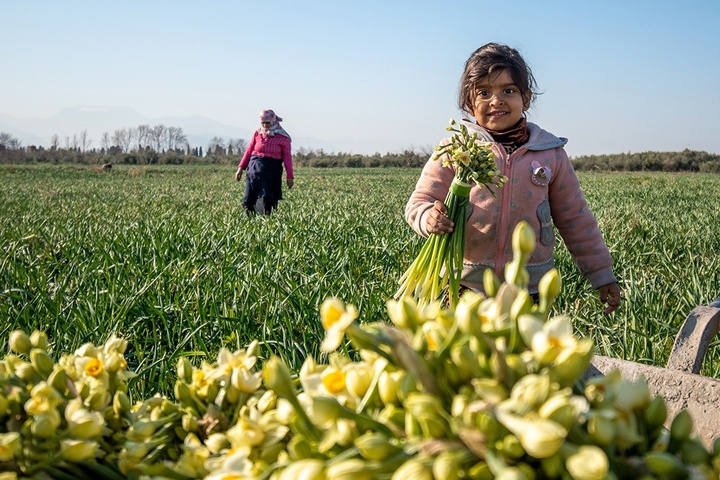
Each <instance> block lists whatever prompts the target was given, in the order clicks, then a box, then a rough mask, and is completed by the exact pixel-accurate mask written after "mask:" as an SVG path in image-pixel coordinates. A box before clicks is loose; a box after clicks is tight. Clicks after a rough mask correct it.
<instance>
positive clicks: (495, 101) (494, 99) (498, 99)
mask: <svg viewBox="0 0 720 480" xmlns="http://www.w3.org/2000/svg"><path fill="white" fill-rule="evenodd" d="M503 103H504V102H503V99H502V95H499V94H497V93H493V94H492V96H491V97H490V104H492V105H501V104H503Z"/></svg>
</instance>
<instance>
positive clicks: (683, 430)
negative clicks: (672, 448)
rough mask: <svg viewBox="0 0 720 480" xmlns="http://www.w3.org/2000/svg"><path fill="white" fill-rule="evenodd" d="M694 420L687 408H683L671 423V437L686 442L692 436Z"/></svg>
mask: <svg viewBox="0 0 720 480" xmlns="http://www.w3.org/2000/svg"><path fill="white" fill-rule="evenodd" d="M692 429H693V420H692V417H691V416H690V413H688V411H687V410H685V409H682V410H680V412H678V414H677V415H676V416H675V418H674V419H673V421H672V423H671V424H670V437H671V438H672V439H673V440H674V441H676V442H684V441H685V440H687V439H688V438H690V434H691V433H692Z"/></svg>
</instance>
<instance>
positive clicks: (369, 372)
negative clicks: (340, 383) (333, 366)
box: [344, 363, 375, 398]
mask: <svg viewBox="0 0 720 480" xmlns="http://www.w3.org/2000/svg"><path fill="white" fill-rule="evenodd" d="M344 370H345V388H347V391H348V392H350V394H351V395H354V396H355V397H358V398H362V397H364V396H365V394H366V393H367V391H368V388H370V384H371V383H372V380H373V376H374V373H375V372H374V371H373V368H372V366H370V365H368V364H366V363H350V364H348V365H347V366H346V367H345V368H344Z"/></svg>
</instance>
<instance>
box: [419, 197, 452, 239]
mask: <svg viewBox="0 0 720 480" xmlns="http://www.w3.org/2000/svg"><path fill="white" fill-rule="evenodd" d="M454 228H455V222H453V221H452V220H450V219H449V218H448V216H447V207H446V206H445V204H444V203H443V202H441V201H440V200H436V201H435V206H434V207H433V208H432V209H431V210H430V212H429V214H428V216H427V223H426V224H425V230H427V232H428V233H433V234H436V235H442V234H443V233H447V232H452V231H453V229H454Z"/></svg>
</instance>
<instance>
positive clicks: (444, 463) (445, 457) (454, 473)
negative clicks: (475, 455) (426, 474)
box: [432, 450, 462, 480]
mask: <svg viewBox="0 0 720 480" xmlns="http://www.w3.org/2000/svg"><path fill="white" fill-rule="evenodd" d="M460 455H461V453H459V452H456V451H452V450H446V451H444V452H441V453H440V454H439V455H438V456H437V457H435V460H434V461H433V464H432V474H433V477H434V478H435V479H437V480H459V479H460V473H461V469H462V463H461V461H460V458H459V457H460Z"/></svg>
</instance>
